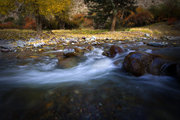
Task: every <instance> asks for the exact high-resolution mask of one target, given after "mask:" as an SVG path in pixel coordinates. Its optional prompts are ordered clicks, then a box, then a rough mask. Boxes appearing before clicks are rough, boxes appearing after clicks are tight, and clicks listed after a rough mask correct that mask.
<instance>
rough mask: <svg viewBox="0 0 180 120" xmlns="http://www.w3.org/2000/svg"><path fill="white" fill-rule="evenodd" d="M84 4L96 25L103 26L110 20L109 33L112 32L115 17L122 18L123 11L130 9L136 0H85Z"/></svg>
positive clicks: (115, 20)
mask: <svg viewBox="0 0 180 120" xmlns="http://www.w3.org/2000/svg"><path fill="white" fill-rule="evenodd" d="M85 3H86V4H87V5H88V8H89V10H90V15H92V16H93V18H94V21H95V22H98V23H97V24H96V25H100V24H105V22H106V21H107V20H108V19H110V21H111V31H114V30H115V26H116V22H117V17H118V16H120V15H121V17H123V14H124V11H125V10H128V9H131V8H132V7H133V6H134V5H135V3H136V0H85Z"/></svg>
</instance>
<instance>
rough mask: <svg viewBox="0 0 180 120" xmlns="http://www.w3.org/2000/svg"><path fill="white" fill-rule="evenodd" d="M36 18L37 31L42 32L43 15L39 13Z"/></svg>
mask: <svg viewBox="0 0 180 120" xmlns="http://www.w3.org/2000/svg"><path fill="white" fill-rule="evenodd" d="M35 18H36V31H37V33H41V32H42V22H41V16H40V15H37V16H36V17H35Z"/></svg>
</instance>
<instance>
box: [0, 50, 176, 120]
mask: <svg viewBox="0 0 180 120" xmlns="http://www.w3.org/2000/svg"><path fill="white" fill-rule="evenodd" d="M54 52H56V51H54ZM57 52H58V51H57ZM102 52H103V50H102V49H101V48H95V49H94V50H93V51H91V52H89V53H86V54H85V55H84V59H83V60H82V61H81V62H80V63H79V64H78V65H77V66H75V67H72V68H67V69H62V68H59V67H58V59H57V58H51V57H48V56H43V57H41V59H40V60H35V59H33V58H29V59H25V60H22V59H21V60H19V59H16V58H14V59H8V58H3V57H0V119H1V120H14V119H15V120H69V119H72V120H76V119H77V120H99V119H101V120H109V119H112V120H155V119H158V120H178V119H179V118H180V115H179V109H180V102H179V101H180V84H179V83H178V82H177V80H176V79H175V78H172V77H168V76H154V75H150V74H146V75H144V76H141V77H135V76H132V75H130V74H129V73H126V72H125V71H124V70H123V68H122V63H123V60H124V57H125V56H126V55H127V54H128V53H130V52H133V50H126V52H124V53H123V54H121V55H117V56H116V57H115V58H113V59H111V58H108V57H105V56H103V55H102ZM146 52H151V50H146ZM117 60H118V61H119V63H117V64H116V65H115V64H114V63H115V62H116V61H117Z"/></svg>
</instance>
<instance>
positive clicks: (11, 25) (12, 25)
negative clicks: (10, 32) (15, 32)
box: [0, 22, 16, 29]
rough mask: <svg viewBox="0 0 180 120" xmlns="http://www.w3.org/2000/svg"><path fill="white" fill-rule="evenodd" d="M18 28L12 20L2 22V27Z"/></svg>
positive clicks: (0, 26) (0, 27) (0, 25)
mask: <svg viewBox="0 0 180 120" xmlns="http://www.w3.org/2000/svg"><path fill="white" fill-rule="evenodd" d="M12 28H16V25H15V24H14V23H12V22H5V23H1V24H0V29H12Z"/></svg>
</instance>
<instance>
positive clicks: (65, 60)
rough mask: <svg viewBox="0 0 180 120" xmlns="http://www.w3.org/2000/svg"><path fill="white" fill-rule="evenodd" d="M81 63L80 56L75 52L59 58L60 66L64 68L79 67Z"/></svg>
mask: <svg viewBox="0 0 180 120" xmlns="http://www.w3.org/2000/svg"><path fill="white" fill-rule="evenodd" d="M79 61H80V54H77V53H75V52H70V53H64V54H63V56H60V57H59V58H58V65H59V66H60V67H61V68H63V69H66V68H72V67H75V66H77V65H78V63H79Z"/></svg>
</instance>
